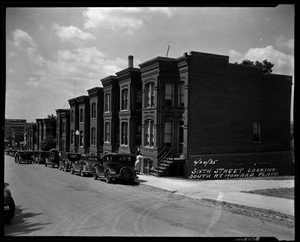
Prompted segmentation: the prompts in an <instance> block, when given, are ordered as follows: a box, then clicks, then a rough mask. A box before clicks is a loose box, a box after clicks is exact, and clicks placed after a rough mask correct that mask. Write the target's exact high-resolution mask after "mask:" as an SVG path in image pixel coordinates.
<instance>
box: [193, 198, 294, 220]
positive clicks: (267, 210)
mask: <svg viewBox="0 0 300 242" xmlns="http://www.w3.org/2000/svg"><path fill="white" fill-rule="evenodd" d="M193 198H195V199H200V200H203V201H208V202H213V203H216V204H219V205H230V206H234V207H237V208H242V209H247V210H252V211H257V212H261V213H266V214H272V215H276V216H279V217H283V218H289V219H292V220H294V219H295V217H294V216H293V215H290V214H286V213H281V212H277V211H274V210H270V209H264V208H257V207H252V206H247V205H243V204H238V203H233V202H226V201H218V200H215V199H209V198H196V197H193Z"/></svg>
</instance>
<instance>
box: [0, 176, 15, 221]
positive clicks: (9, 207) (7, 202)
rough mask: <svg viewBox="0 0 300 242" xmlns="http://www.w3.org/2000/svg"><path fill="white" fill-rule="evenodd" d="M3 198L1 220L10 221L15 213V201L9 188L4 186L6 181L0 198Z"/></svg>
mask: <svg viewBox="0 0 300 242" xmlns="http://www.w3.org/2000/svg"><path fill="white" fill-rule="evenodd" d="M2 198H3V204H4V209H3V221H4V222H5V223H8V222H10V221H11V220H12V219H13V217H14V215H15V202H14V199H13V197H12V196H11V192H10V190H9V189H8V188H7V187H6V183H5V182H4V193H3V196H1V197H0V199H2Z"/></svg>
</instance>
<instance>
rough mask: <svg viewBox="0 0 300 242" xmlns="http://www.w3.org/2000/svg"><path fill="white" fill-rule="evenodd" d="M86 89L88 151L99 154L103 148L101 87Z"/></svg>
mask: <svg viewBox="0 0 300 242" xmlns="http://www.w3.org/2000/svg"><path fill="white" fill-rule="evenodd" d="M87 91H88V94H89V99H90V101H89V103H90V153H91V154H98V155H99V154H100V153H101V152H102V149H103V88H102V87H94V88H91V89H89V90H87Z"/></svg>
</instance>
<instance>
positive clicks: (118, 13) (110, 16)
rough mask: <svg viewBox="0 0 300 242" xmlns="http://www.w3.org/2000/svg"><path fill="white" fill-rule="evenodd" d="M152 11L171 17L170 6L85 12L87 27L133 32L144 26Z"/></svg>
mask: <svg viewBox="0 0 300 242" xmlns="http://www.w3.org/2000/svg"><path fill="white" fill-rule="evenodd" d="M150 13H158V14H163V15H166V16H167V17H171V16H172V13H171V11H170V9H169V8H124V7H123V8H89V9H87V10H85V11H84V12H83V17H84V20H85V23H84V26H85V28H99V27H102V28H106V29H112V30H114V31H116V32H118V31H120V30H125V33H128V34H131V33H133V30H137V29H140V28H142V27H143V26H144V20H145V19H146V16H149V15H150Z"/></svg>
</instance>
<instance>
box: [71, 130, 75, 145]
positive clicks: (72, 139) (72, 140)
mask: <svg viewBox="0 0 300 242" xmlns="http://www.w3.org/2000/svg"><path fill="white" fill-rule="evenodd" d="M71 144H74V130H71Z"/></svg>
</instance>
